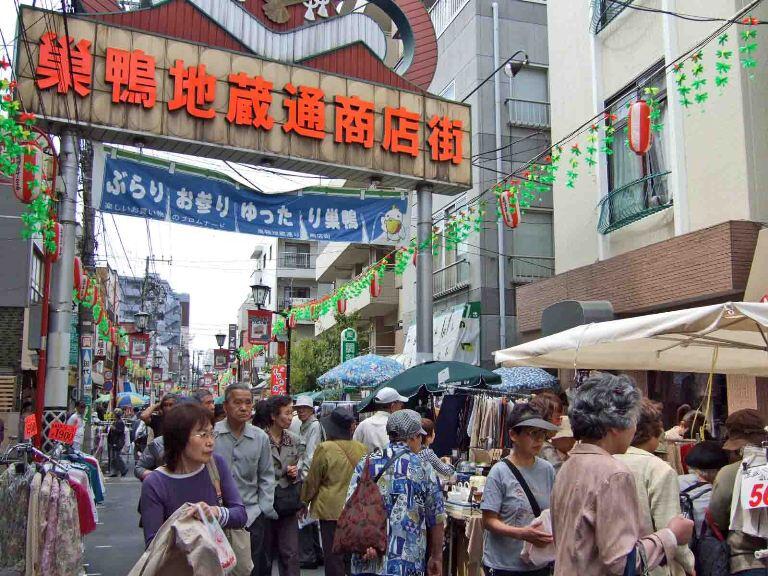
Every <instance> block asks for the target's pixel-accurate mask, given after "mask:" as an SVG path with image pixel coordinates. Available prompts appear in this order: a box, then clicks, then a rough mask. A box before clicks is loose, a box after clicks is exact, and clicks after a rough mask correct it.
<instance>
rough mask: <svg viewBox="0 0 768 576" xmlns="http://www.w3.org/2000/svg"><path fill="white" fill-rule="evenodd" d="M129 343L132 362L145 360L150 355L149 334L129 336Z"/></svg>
mask: <svg viewBox="0 0 768 576" xmlns="http://www.w3.org/2000/svg"><path fill="white" fill-rule="evenodd" d="M128 342H129V345H128V355H129V356H130V357H131V360H145V359H146V357H147V354H148V353H149V334H129V335H128Z"/></svg>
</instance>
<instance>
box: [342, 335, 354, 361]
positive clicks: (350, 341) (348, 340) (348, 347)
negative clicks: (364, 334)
mask: <svg viewBox="0 0 768 576" xmlns="http://www.w3.org/2000/svg"><path fill="white" fill-rule="evenodd" d="M357 353H358V346H357V330H355V329H354V328H346V329H344V330H342V331H341V361H342V362H346V361H347V360H351V359H352V358H354V357H356V356H357Z"/></svg>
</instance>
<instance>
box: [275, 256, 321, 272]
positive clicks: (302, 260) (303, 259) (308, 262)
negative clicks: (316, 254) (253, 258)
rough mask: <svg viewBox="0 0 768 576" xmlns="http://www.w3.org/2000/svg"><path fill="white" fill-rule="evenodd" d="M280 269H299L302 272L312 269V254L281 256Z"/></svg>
mask: <svg viewBox="0 0 768 576" xmlns="http://www.w3.org/2000/svg"><path fill="white" fill-rule="evenodd" d="M279 263H280V267H281V268H300V269H303V270H306V269H309V268H312V267H314V258H313V257H312V254H309V253H305V252H298V253H295V254H283V255H282V256H281V257H280V259H279Z"/></svg>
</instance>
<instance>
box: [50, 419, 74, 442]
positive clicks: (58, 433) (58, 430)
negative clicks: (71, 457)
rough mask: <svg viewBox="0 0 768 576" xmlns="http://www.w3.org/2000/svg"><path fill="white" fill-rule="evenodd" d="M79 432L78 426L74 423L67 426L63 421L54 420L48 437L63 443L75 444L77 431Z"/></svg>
mask: <svg viewBox="0 0 768 576" xmlns="http://www.w3.org/2000/svg"><path fill="white" fill-rule="evenodd" d="M76 432H77V426H75V425H74V424H73V425H71V426H67V425H66V424H62V423H61V422H54V423H53V424H51V429H50V431H49V432H48V439H49V440H52V441H56V442H61V443H62V444H70V445H71V444H73V443H74V441H75V433H76Z"/></svg>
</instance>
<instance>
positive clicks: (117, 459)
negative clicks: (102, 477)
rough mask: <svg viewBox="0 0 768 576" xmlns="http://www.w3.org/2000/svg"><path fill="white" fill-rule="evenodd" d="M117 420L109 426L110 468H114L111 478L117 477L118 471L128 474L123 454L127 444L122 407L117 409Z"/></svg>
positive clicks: (123, 474) (121, 473)
mask: <svg viewBox="0 0 768 576" xmlns="http://www.w3.org/2000/svg"><path fill="white" fill-rule="evenodd" d="M114 414H115V422H114V424H112V426H110V427H109V433H108V434H107V445H108V446H109V468H110V470H112V474H110V475H109V476H110V477H111V478H115V477H117V474H118V472H119V473H120V475H121V476H125V475H126V474H128V465H127V464H126V463H125V460H123V457H122V455H121V453H122V451H123V446H125V422H124V421H123V411H122V410H121V409H120V408H116V409H115V412H114Z"/></svg>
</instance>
